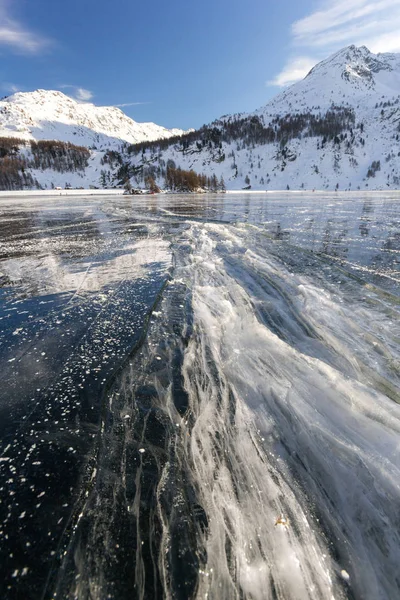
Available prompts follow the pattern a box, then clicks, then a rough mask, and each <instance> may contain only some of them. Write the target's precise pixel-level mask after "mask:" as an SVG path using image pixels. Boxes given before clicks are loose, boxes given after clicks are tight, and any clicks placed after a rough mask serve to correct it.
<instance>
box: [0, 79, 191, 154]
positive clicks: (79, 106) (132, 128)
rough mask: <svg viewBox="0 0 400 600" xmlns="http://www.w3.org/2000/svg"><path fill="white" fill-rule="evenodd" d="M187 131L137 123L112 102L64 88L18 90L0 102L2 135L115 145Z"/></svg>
mask: <svg viewBox="0 0 400 600" xmlns="http://www.w3.org/2000/svg"><path fill="white" fill-rule="evenodd" d="M182 133H184V132H183V131H182V130H180V129H166V128H165V127H161V126H160V125H156V124H155V123H137V122H136V121H134V120H133V119H130V118H129V117H128V116H127V115H125V114H124V113H123V112H122V110H120V109H119V108H116V107H113V106H95V105H94V104H89V103H79V102H76V101H75V100H73V99H72V98H70V97H69V96H66V95H65V94H63V93H62V92H57V91H51V90H50V91H49V90H36V91H34V92H18V93H16V94H13V95H12V96H8V97H6V98H3V100H2V101H1V102H0V136H2V137H7V136H11V137H18V138H22V139H26V140H30V139H34V140H61V141H64V142H72V143H74V144H77V145H81V146H87V147H90V146H96V147H97V148H113V147H117V146H119V145H120V144H121V141H125V142H128V143H130V144H136V143H138V142H143V141H149V140H156V139H165V138H168V137H171V136H172V135H180V134H182Z"/></svg>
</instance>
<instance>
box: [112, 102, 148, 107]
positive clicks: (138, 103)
mask: <svg viewBox="0 0 400 600" xmlns="http://www.w3.org/2000/svg"><path fill="white" fill-rule="evenodd" d="M141 104H149V102H125V103H124V104H114V106H116V107H117V108H126V107H127V106H140V105H141Z"/></svg>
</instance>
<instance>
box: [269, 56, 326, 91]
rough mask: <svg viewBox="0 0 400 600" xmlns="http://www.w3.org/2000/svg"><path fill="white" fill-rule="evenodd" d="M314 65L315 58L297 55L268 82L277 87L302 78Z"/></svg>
mask: <svg viewBox="0 0 400 600" xmlns="http://www.w3.org/2000/svg"><path fill="white" fill-rule="evenodd" d="M314 65H315V60H313V59H312V58H308V57H307V56H298V57H297V58H293V60H291V61H289V62H288V63H287V64H286V66H285V67H284V68H283V69H282V71H281V72H280V73H279V74H278V75H277V76H276V77H274V79H272V81H269V82H268V83H269V84H270V85H276V86H278V87H285V86H287V85H290V84H292V83H294V82H295V81H298V80H299V79H303V77H305V76H306V75H307V73H308V72H309V71H310V69H312V67H313V66H314Z"/></svg>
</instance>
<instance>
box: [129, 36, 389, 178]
mask: <svg viewBox="0 0 400 600" xmlns="http://www.w3.org/2000/svg"><path fill="white" fill-rule="evenodd" d="M399 134H400V54H373V53H372V52H370V51H369V50H368V48H366V47H365V46H363V47H360V48H357V47H355V46H349V47H347V48H344V49H343V50H340V51H339V52H337V53H336V54H334V55H333V56H331V57H329V58H328V59H326V60H324V61H322V62H321V63H319V64H317V65H316V66H315V67H314V68H313V69H312V70H311V71H310V73H309V74H308V75H307V76H306V77H305V78H304V79H303V80H302V81H300V82H298V83H295V84H294V85H292V86H290V87H289V88H287V89H286V90H284V91H283V92H282V93H280V94H278V95H277V96H276V97H275V98H273V99H272V100H271V101H270V102H268V104H266V105H265V106H263V107H262V108H260V109H258V110H256V111H255V112H253V113H250V114H239V115H232V116H225V117H222V118H221V119H219V120H217V121H215V122H214V123H212V124H211V125H209V126H208V127H205V128H203V130H200V131H199V132H196V133H195V134H190V135H189V136H187V137H185V138H183V140H182V141H181V142H179V143H176V141H174V143H172V142H173V140H171V144H170V143H169V142H163V143H162V144H160V145H159V147H157V145H154V144H153V145H152V144H149V145H147V149H146V145H145V149H146V152H145V153H144V154H143V152H142V148H141V149H140V153H139V151H138V153H137V154H136V156H135V157H134V158H133V166H134V167H135V170H134V172H133V174H134V177H133V179H132V182H134V181H135V179H136V181H137V183H140V176H141V174H140V171H138V167H142V171H143V174H144V176H146V173H148V171H149V170H150V171H151V170H152V169H153V173H154V175H155V176H156V178H157V179H158V182H159V183H162V181H163V176H164V174H165V165H166V164H167V162H168V161H173V162H174V163H175V165H176V166H180V167H181V168H182V169H193V170H195V171H196V172H199V173H206V174H207V175H209V176H210V175H213V174H215V175H216V176H217V178H218V179H219V178H220V177H221V176H222V177H223V178H224V180H225V184H226V186H227V188H228V189H242V188H244V187H248V186H251V188H252V189H262V190H264V189H270V190H273V189H287V188H288V187H289V188H290V189H311V188H316V189H336V188H337V189H357V188H360V189H382V188H392V189H393V188H396V189H398V188H400V143H399ZM159 150H161V155H160V154H159ZM160 156H161V162H160ZM131 160H132V159H131ZM170 164H172V163H170ZM163 165H164V166H163Z"/></svg>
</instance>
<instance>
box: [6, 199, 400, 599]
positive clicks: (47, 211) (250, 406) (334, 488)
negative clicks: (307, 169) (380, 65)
mask: <svg viewBox="0 0 400 600" xmlns="http://www.w3.org/2000/svg"><path fill="white" fill-rule="evenodd" d="M399 261H400V194H396V193H383V192H379V193H369V194H363V193H361V192H360V194H359V195H357V194H351V195H349V194H348V195H346V194H341V193H338V194H332V193H331V194H326V195H317V194H309V195H307V194H305V193H304V194H283V193H280V194H276V195H274V194H272V193H271V194H260V195H257V194H235V195H233V194H232V195H230V194H226V195H220V196H217V195H202V196H193V195H191V196H169V197H168V196H152V197H117V196H110V197H105V196H102V197H97V198H96V197H86V198H85V197H55V198H49V197H39V196H35V197H30V198H23V197H18V198H4V197H2V198H0V360H1V375H0V378H1V386H0V492H1V493H0V542H1V543H0V575H1V577H0V597H1V598H4V599H5V600H7V599H17V598H18V599H23V600H30V599H32V600H39V599H40V600H42V599H53V598H60V599H61V598H62V599H71V600H72V599H79V600H81V599H82V600H89V599H99V600H102V599H106V598H109V599H118V600H120V599H121V600H125V599H128V598H129V599H130V600H131V599H133V598H141V599H153V598H154V599H155V598H171V599H172V598H173V599H179V600H180V599H182V600H184V599H187V598H210V599H218V600H225V599H226V600H228V599H229V600H230V599H235V598H237V599H238V600H239V599H249V600H250V599H251V600H264V599H266V598H271V599H276V598H279V599H284V600H288V599H293V600H303V599H309V598H310V599H311V598H312V599H315V600H321V599H325V598H326V599H331V598H332V597H333V598H337V599H343V598H351V599H371V600H372V599H373V600H376V599H378V598H379V599H393V598H397V597H399V596H400V577H399V567H398V565H399V564H400V512H399V506H400V437H399V435H400V362H399V353H400V350H399V348H400V346H399V341H400V320H399V312H400V285H399V284H400V264H399Z"/></svg>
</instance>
